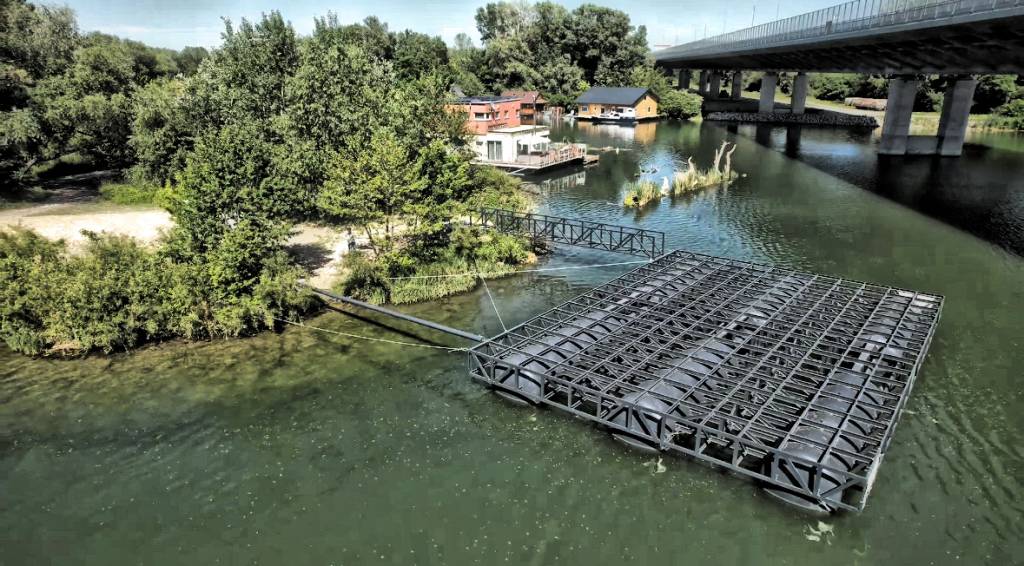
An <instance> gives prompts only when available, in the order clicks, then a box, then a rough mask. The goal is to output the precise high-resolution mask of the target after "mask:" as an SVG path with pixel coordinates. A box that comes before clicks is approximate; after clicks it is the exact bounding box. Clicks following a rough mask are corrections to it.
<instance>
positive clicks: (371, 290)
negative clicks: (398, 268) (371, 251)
mask: <svg viewBox="0 0 1024 566" xmlns="http://www.w3.org/2000/svg"><path fill="white" fill-rule="evenodd" d="M345 268H346V269H348V275H347V276H345V278H344V279H343V280H342V281H341V284H340V285H339V286H338V290H339V291H341V294H342V295H346V296H349V297H353V298H356V299H359V300H361V301H368V302H371V303H377V304H380V303H386V302H388V301H390V300H391V280H390V279H389V276H388V273H387V270H386V269H385V267H384V266H383V265H381V264H380V263H377V262H372V261H369V260H368V259H367V258H366V256H364V255H363V254H362V253H360V252H352V253H350V254H348V256H347V257H346V258H345Z"/></svg>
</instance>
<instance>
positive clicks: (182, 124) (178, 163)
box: [129, 79, 193, 183]
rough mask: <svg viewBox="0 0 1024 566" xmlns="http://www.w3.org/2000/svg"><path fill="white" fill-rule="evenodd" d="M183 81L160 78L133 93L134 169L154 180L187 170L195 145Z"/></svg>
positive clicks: (132, 145) (171, 176)
mask: <svg viewBox="0 0 1024 566" xmlns="http://www.w3.org/2000/svg"><path fill="white" fill-rule="evenodd" d="M184 94H185V93H184V84H183V83H182V82H181V81H179V80H175V79H159V80H155V81H153V82H150V83H149V84H147V85H145V86H143V87H141V88H139V89H137V90H136V91H135V92H134V94H133V96H132V111H133V114H134V118H133V120H132V126H131V128H132V133H131V138H130V139H129V145H130V147H131V149H132V150H133V151H134V153H135V161H136V164H135V167H134V168H135V170H136V173H137V174H139V175H142V176H143V177H145V178H146V179H149V180H151V181H153V182H155V183H163V182H165V181H168V180H170V179H172V178H173V177H174V175H175V174H176V173H178V172H180V171H181V170H182V169H184V166H185V156H186V155H187V154H188V151H189V150H190V149H191V148H192V143H191V142H192V129H193V128H192V125H191V124H189V123H188V113H187V111H186V109H185V108H184V104H185V99H184Z"/></svg>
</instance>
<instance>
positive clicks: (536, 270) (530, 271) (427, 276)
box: [388, 259, 654, 281]
mask: <svg viewBox="0 0 1024 566" xmlns="http://www.w3.org/2000/svg"><path fill="white" fill-rule="evenodd" d="M652 261H654V260H653V259H641V260H637V261H620V262H617V263H598V264H594V265H567V266H563V267H542V268H539V269H521V270H519V271H489V272H487V271H485V272H476V271H468V272H466V273H448V274H445V275H406V276H404V277H389V278H388V279H390V280H392V281H396V280H399V279H444V278H447V277H470V276H472V277H483V276H486V275H500V276H503V277H504V276H507V275H516V274H519V273H540V272H543V271H565V270H569V269H591V268H597V267H615V266H617V265H636V264H638V263H651V262H652Z"/></svg>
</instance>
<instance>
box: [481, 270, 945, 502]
mask: <svg viewBox="0 0 1024 566" xmlns="http://www.w3.org/2000/svg"><path fill="white" fill-rule="evenodd" d="M941 306H942V298H941V297H940V296H936V295H930V294H924V293H918V292H914V291H906V290H900V289H894V288H889V287H883V286H878V285H871V284H867V283H860V282H856V281H850V280H844V279H837V278H833V277H827V276H821V275H814V274H810V273H802V272H797V271H792V270H787V269H781V268H776V267H769V266H764V265H758V264H753V263H746V262H740V261H733V260H727V259H721V258H716V257H711V256H704V255H698V254H693V253H688V252H683V251H674V252H671V253H669V254H667V255H665V256H662V257H660V258H659V259H657V260H656V261H654V262H652V263H650V264H646V265H644V266H642V267H639V268H637V269H635V270H633V271H631V272H629V273H627V274H626V275H624V276H622V277H619V278H618V279H615V280H613V281H611V282H609V283H607V284H605V285H602V286H600V287H597V288H595V289H593V290H591V291H590V292H587V293H585V294H583V295H581V296H579V297H576V298H574V299H572V300H570V301H569V302H567V303H565V304H563V305H561V306H559V307H557V308H555V309H552V310H551V311H548V312H546V313H544V314H542V315H540V316H537V317H536V318H534V319H532V320H529V321H527V322H525V323H523V324H521V325H519V326H517V327H515V328H513V329H511V330H509V331H508V332H506V333H504V334H501V335H499V336H497V337H494V338H492V339H490V340H488V341H486V342H484V343H482V344H480V345H477V346H475V347H474V348H472V350H471V351H470V373H471V375H472V376H473V377H474V378H476V379H478V380H481V381H483V382H486V383H487V384H489V385H491V386H493V387H494V388H496V390H497V391H498V392H499V393H503V394H504V395H506V396H509V395H512V396H516V397H518V398H520V399H526V400H528V401H530V402H535V403H543V404H546V405H550V406H553V407H556V408H559V409H562V410H565V411H568V412H570V413H573V414H575V415H578V416H580V417H583V418H586V419H589V420H592V421H595V422H597V423H600V424H601V425H604V426H605V427H608V428H609V429H611V431H612V432H613V434H616V435H617V436H618V437H619V438H620V439H623V440H625V441H627V442H629V443H631V444H635V445H640V446H645V445H646V446H648V447H652V448H656V449H660V450H668V451H673V452H678V453H681V454H686V455H689V456H692V457H695V458H697V459H699V460H703V461H706V462H710V463H712V464H715V465H719V466H723V467H725V468H728V469H730V470H733V471H735V472H739V473H741V474H745V475H747V476H750V477H753V478H756V479H757V480H760V481H761V482H763V484H765V485H767V486H768V487H767V488H766V489H768V490H769V492H772V493H773V494H774V495H776V496H778V497H780V498H782V499H786V500H789V501H790V502H795V503H797V504H799V505H802V506H805V507H811V508H812V509H815V510H824V511H831V510H836V509H847V510H860V509H863V507H864V504H865V501H866V498H867V495H868V492H869V491H870V489H871V484H872V482H873V480H874V477H875V474H876V472H877V469H878V466H879V464H880V462H881V457H882V455H883V454H884V453H885V451H886V448H887V447H888V445H889V441H890V439H891V437H892V434H893V429H894V427H895V425H896V422H897V420H898V419H899V416H900V414H901V412H902V410H903V408H904V405H905V404H906V402H907V397H908V395H909V394H910V390H911V388H912V387H913V384H914V379H915V376H916V374H917V371H918V369H919V367H920V365H921V362H922V360H923V357H924V355H925V352H926V350H927V348H928V345H929V343H930V341H931V338H932V334H933V332H934V329H935V326H936V324H937V322H938V319H939V314H940V310H941Z"/></svg>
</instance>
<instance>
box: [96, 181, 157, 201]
mask: <svg viewBox="0 0 1024 566" xmlns="http://www.w3.org/2000/svg"><path fill="white" fill-rule="evenodd" d="M159 191H160V187H158V186H156V185H150V184H147V183H133V182H128V183H109V182H108V183H103V184H102V185H100V195H101V196H102V197H103V198H104V199H105V200H108V201H110V202H113V203H117V204H153V203H155V202H156V201H157V193H158V192H159Z"/></svg>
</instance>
